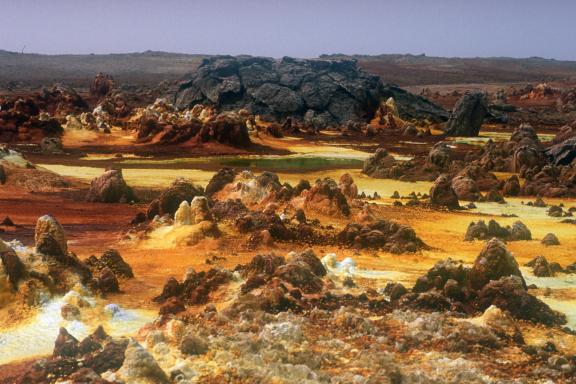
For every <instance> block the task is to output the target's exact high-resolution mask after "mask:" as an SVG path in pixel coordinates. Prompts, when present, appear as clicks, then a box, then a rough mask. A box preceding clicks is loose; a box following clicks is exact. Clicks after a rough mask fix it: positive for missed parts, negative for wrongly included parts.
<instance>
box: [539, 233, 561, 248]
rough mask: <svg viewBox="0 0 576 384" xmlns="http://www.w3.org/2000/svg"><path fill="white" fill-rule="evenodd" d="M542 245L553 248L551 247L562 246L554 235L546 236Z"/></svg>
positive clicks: (548, 234)
mask: <svg viewBox="0 0 576 384" xmlns="http://www.w3.org/2000/svg"><path fill="white" fill-rule="evenodd" d="M542 244H544V245H547V246H551V245H560V240H558V238H557V237H556V235H555V234H553V233H547V234H546V236H544V238H543V239H542Z"/></svg>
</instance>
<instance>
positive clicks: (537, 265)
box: [526, 256, 555, 277]
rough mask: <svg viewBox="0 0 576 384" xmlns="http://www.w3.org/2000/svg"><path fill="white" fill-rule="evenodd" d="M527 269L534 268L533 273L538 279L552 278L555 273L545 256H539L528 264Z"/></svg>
mask: <svg viewBox="0 0 576 384" xmlns="http://www.w3.org/2000/svg"><path fill="white" fill-rule="evenodd" d="M526 266H527V267H532V273H534V276H538V277H552V276H554V274H555V271H554V270H553V269H552V268H551V266H550V264H549V263H548V260H546V258H545V257H544V256H537V257H535V258H534V259H532V260H530V262H528V263H527V264H526Z"/></svg>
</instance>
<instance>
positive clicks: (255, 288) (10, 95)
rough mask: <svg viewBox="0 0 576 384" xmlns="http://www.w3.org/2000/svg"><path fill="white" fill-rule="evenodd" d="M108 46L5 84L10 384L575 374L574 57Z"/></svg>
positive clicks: (0, 113) (0, 237)
mask: <svg viewBox="0 0 576 384" xmlns="http://www.w3.org/2000/svg"><path fill="white" fill-rule="evenodd" d="M6 55H7V54H5V53H2V54H0V62H1V60H3V59H6V58H3V56H6ZM170 57H171V56H170V55H169V54H158V53H146V54H142V55H129V57H128V58H126V60H136V61H138V62H143V61H148V60H151V61H152V62H155V63H166V61H165V60H167V58H170ZM27 58H28V57H27V56H26V55H23V57H10V60H15V61H14V62H21V60H25V59H27ZM36 59H38V60H41V61H43V63H44V65H46V66H48V67H50V66H54V65H55V64H54V63H57V62H58V59H61V58H54V59H53V60H55V61H50V60H49V58H48V57H38V58H36ZM104 59H105V58H102V57H93V58H91V59H90V60H89V58H86V57H84V58H78V57H77V58H75V59H74V60H72V59H71V63H75V64H74V65H72V64H71V65H70V67H69V68H68V69H67V70H68V71H72V72H74V73H76V74H77V75H78V76H79V77H75V80H74V81H73V82H69V83H68V85H64V84H59V85H54V86H52V85H50V86H49V87H48V86H47V84H44V85H46V86H47V88H45V89H30V88H26V86H24V85H22V84H20V85H19V84H13V88H11V89H10V90H8V91H6V92H3V93H2V96H0V142H2V146H1V147H0V383H223V382H226V383H366V384H368V383H370V384H371V383H464V382H465V383H571V382H574V381H575V380H576V315H575V308H576V287H575V286H574V284H575V281H576V280H575V278H576V274H575V273H576V260H575V259H574V254H575V253H574V251H575V250H576V238H575V237H574V228H576V227H574V224H575V223H576V220H575V219H574V218H573V215H574V213H575V212H576V162H575V161H576V160H575V159H576V147H575V138H576V130H575V127H576V125H575V123H574V121H576V117H575V116H573V114H572V113H573V112H574V111H576V108H572V107H573V104H575V100H576V99H575V98H574V97H573V95H572V93H573V90H571V87H572V85H571V84H570V83H569V81H568V80H566V78H564V82H562V81H560V77H559V76H561V75H562V76H564V75H567V74H568V73H569V72H570V70H571V69H570V68H571V67H570V64H569V63H560V62H559V63H554V64H552V63H549V62H546V61H542V60H537V59H530V60H527V61H526V65H527V67H526V68H527V69H526V73H525V77H524V78H523V79H526V80H528V81H531V80H532V77H531V76H536V75H535V73H536V72H537V70H540V69H541V68H550V67H554V70H552V69H550V70H549V71H548V72H547V73H548V75H547V76H548V77H549V79H550V80H551V81H555V82H560V85H557V83H554V85H549V84H540V83H537V82H536V80H535V81H534V84H532V85H530V86H520V85H518V84H516V85H511V84H501V85H500V86H498V87H496V88H495V87H494V86H493V85H485V86H484V87H482V88H481V89H478V87H476V86H471V85H470V86H465V85H462V84H460V85H458V87H457V89H456V88H454V89H448V88H444V89H440V88H433V87H432V88H430V87H429V86H430V84H432V82H431V83H423V82H421V83H418V85H420V86H422V87H421V88H422V89H421V90H420V91H418V90H415V89H414V88H410V90H406V89H403V88H401V87H399V86H397V85H392V83H391V80H390V79H391V77H386V76H384V75H382V73H381V72H378V74H379V75H380V76H377V75H375V74H373V73H371V72H369V71H368V69H370V68H371V67H372V68H374V67H373V66H374V65H384V64H386V65H387V67H386V68H392V67H391V66H396V67H397V66H398V65H399V64H398V62H397V60H398V59H399V58H398V57H393V58H391V57H379V58H368V57H356V58H355V59H356V60H351V59H350V58H348V57H341V56H331V57H323V58H320V59H293V58H283V59H269V58H260V57H249V56H239V57H230V56H214V57H205V58H204V57H203V58H202V60H200V59H199V58H198V57H194V60H192V58H191V57H188V56H185V55H182V56H180V59H181V61H178V62H175V63H174V64H173V65H174V66H175V67H178V68H180V69H178V71H182V72H181V73H180V72H178V71H175V72H171V73H172V75H170V76H168V75H166V76H162V71H163V70H168V69H166V68H165V67H162V66H160V67H159V68H157V69H155V70H154V71H152V70H151V69H147V70H146V71H143V70H141V72H140V75H141V76H143V74H146V73H153V76H152V75H151V76H152V78H154V79H156V80H160V78H161V80H166V82H164V83H162V84H159V85H158V84H150V83H148V84H146V82H140V83H138V85H136V86H127V83H128V82H129V80H127V79H128V78H129V76H128V74H127V73H124V72H122V71H123V70H122V65H121V64H120V63H117V64H116V65H117V66H110V67H109V68H106V67H105V66H102V65H97V64H96V63H98V60H104ZM107 59H109V58H107ZM116 59H118V58H116ZM404 59H405V60H407V63H406V64H405V67H404V68H405V70H403V71H402V72H398V71H396V72H394V71H391V72H390V76H397V75H398V74H405V73H412V72H410V71H415V73H420V72H421V76H422V78H423V79H427V78H428V76H430V72H429V70H425V69H423V68H422V65H427V66H430V65H440V64H442V63H445V62H446V61H449V62H452V63H458V65H459V66H457V67H456V69H453V70H451V71H449V73H451V74H453V75H450V76H448V77H447V79H448V80H446V81H447V82H452V80H455V79H463V78H466V79H468V77H467V76H472V75H469V74H466V71H465V69H466V68H468V69H469V68H471V67H474V68H479V67H478V66H481V67H482V68H483V69H482V71H483V72H482V71H481V73H483V74H488V73H491V76H492V77H489V79H504V78H505V79H507V80H509V81H519V80H520V79H519V78H517V76H520V75H519V74H518V71H517V70H516V69H515V67H511V68H508V69H507V70H504V69H500V70H499V71H496V70H494V71H493V72H490V71H489V70H488V69H490V68H493V66H494V65H495V64H494V63H498V64H499V65H500V64H501V63H502V61H501V60H505V59H501V60H500V61H499V60H496V59H494V60H491V59H487V60H485V61H483V62H482V63H479V61H480V60H479V59H478V60H476V61H470V60H457V59H444V60H443V61H442V60H439V59H434V58H424V57H405V58H404ZM6 60H7V59H6ZM47 60H48V61H47ZM86 60H87V61H89V62H90V67H89V68H92V66H97V67H98V69H97V70H94V71H92V74H91V75H90V77H89V78H87V79H84V80H83V76H84V72H83V71H86V69H85V68H87V67H84V65H87V64H85V63H84V61H86ZM142 60H143V61H142ZM48 62H50V63H51V64H50V65H48ZM511 62H514V63H517V62H516V61H513V60H512V61H511ZM383 63H384V64H383ZM163 65H167V64H163ZM180 66H181V67H180ZM460 66H461V67H460ZM50 68H53V67H50ZM162 68H164V69H162ZM184 68H185V69H186V70H184ZM382 68H384V67H382ZM486 68H488V69H486ZM172 69H173V68H172ZM6 70H7V69H5V68H4V69H3V70H2V71H6ZM18 70H19V71H22V73H24V71H25V70H26V67H25V66H23V67H22V68H20V69H18ZM103 70H105V71H106V72H102V71H103ZM478 70H479V71H480V69H478ZM2 71H0V74H1V73H3V72H2ZM63 71H64V69H63ZM150 71H151V72H150ZM406 71H408V72H406ZM419 71H420V72H419ZM176 72H178V74H179V76H175V75H174V74H175V73H176ZM479 73H480V72H479ZM465 74H466V75H465ZM133 75H134V74H132V75H130V76H133ZM464 75H465V76H464ZM134 76H135V75H134ZM156 76H158V77H156ZM462 76H464V77H462ZM478 76H480V75H478ZM482 76H484V75H482ZM482 76H480V78H482V79H484V77H482ZM136 77H137V76H136ZM486 78H488V77H486ZM14 79H16V77H14ZM132 79H134V78H132ZM32 80H34V81H36V80H38V79H36V78H34V79H33V78H30V81H32ZM540 80H541V79H539V80H537V81H538V82H539V81H540ZM150 81H151V80H150ZM462 81H463V80H462ZM74 82H76V87H74V88H72V87H70V86H69V85H70V83H74ZM65 83H66V82H65ZM405 84H407V83H405ZM28 86H29V85H28ZM433 89H434V90H433Z"/></svg>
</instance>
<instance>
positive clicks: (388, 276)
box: [322, 253, 409, 281]
mask: <svg viewBox="0 0 576 384" xmlns="http://www.w3.org/2000/svg"><path fill="white" fill-rule="evenodd" d="M322 264H323V265H324V267H325V268H326V269H327V270H328V272H329V273H331V274H333V275H336V276H350V277H360V278H365V279H379V280H387V281H400V280H407V278H408V277H409V275H408V274H407V273H404V272H399V271H383V270H376V269H361V268H358V267H356V262H355V261H354V259H352V258H351V257H347V258H345V259H343V260H342V261H337V259H336V254H334V253H329V254H327V255H326V256H324V257H323V258H322Z"/></svg>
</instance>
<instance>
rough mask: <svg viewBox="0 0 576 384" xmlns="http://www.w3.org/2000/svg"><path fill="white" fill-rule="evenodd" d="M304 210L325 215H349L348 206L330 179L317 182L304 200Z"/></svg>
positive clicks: (344, 197) (336, 185)
mask: <svg viewBox="0 0 576 384" xmlns="http://www.w3.org/2000/svg"><path fill="white" fill-rule="evenodd" d="M304 208H305V209H311V210H314V211H316V212H318V213H321V214H325V215H342V216H348V215H350V206H349V205H348V201H347V199H346V196H344V194H343V193H342V191H341V190H340V188H339V187H338V184H336V182H335V181H334V180H332V179H331V178H329V177H327V178H325V179H323V180H317V181H316V184H314V186H313V187H312V188H311V189H310V190H309V191H308V193H307V194H306V198H305V199H304Z"/></svg>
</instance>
